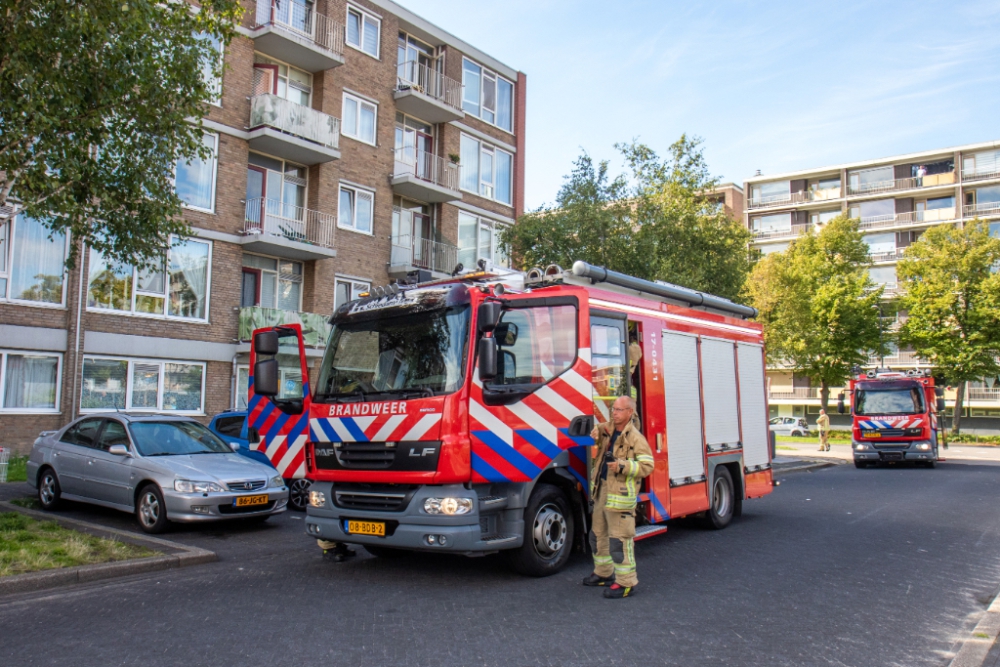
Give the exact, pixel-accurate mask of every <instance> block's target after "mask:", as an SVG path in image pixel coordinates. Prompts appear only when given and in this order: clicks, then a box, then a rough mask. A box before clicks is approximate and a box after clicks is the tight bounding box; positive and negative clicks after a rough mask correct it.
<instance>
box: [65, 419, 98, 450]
mask: <svg viewBox="0 0 1000 667" xmlns="http://www.w3.org/2000/svg"><path fill="white" fill-rule="evenodd" d="M103 421H104V420H103V419H84V420H83V421H80V422H77V423H76V424H74V425H73V426H71V427H70V428H68V429H66V432H65V433H63V436H62V438H60V440H59V441H60V442H65V443H66V444H68V445H79V446H80V447H94V446H96V445H97V432H98V431H100V430H101V422H103Z"/></svg>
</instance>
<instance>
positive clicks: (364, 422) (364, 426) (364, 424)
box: [354, 417, 378, 435]
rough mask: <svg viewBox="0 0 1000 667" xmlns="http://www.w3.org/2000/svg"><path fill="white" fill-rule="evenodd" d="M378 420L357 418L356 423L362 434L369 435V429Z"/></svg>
mask: <svg viewBox="0 0 1000 667" xmlns="http://www.w3.org/2000/svg"><path fill="white" fill-rule="evenodd" d="M376 419H378V417H355V418H354V423H355V424H357V425H358V428H359V429H361V432H362V433H364V434H365V435H368V427H369V426H371V425H372V422H373V421H375V420H376Z"/></svg>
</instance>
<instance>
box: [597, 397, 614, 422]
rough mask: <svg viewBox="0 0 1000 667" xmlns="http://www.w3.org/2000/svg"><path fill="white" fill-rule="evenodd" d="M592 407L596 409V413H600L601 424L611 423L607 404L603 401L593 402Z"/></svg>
mask: <svg viewBox="0 0 1000 667" xmlns="http://www.w3.org/2000/svg"><path fill="white" fill-rule="evenodd" d="M594 407H596V408H597V412H598V413H600V415H601V421H602V422H607V421H611V411H610V409H609V408H608V405H607V403H605V402H604V401H594Z"/></svg>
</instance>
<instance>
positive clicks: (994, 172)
mask: <svg viewBox="0 0 1000 667" xmlns="http://www.w3.org/2000/svg"><path fill="white" fill-rule="evenodd" d="M991 178H1000V166H997V165H988V166H986V167H982V168H979V169H965V170H963V171H962V181H963V182H964V183H971V182H975V181H986V180H989V179H991Z"/></svg>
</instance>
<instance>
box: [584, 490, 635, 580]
mask: <svg viewBox="0 0 1000 667" xmlns="http://www.w3.org/2000/svg"><path fill="white" fill-rule="evenodd" d="M607 486H608V485H607V482H606V481H603V482H602V483H601V485H600V487H599V488H598V491H597V497H596V498H595V499H594V512H593V516H592V517H591V523H590V549H591V551H592V552H593V553H594V574H596V575H598V576H599V577H610V576H611V575H612V574H614V575H615V582H616V583H618V584H619V585H621V586H626V587H628V586H635V585H636V584H637V583H639V580H638V579H637V578H636V573H635V547H634V545H633V538H634V537H635V510H632V511H622V510H612V509H608V508H607V507H605V505H606V503H607V501H608V494H607V490H606V489H607Z"/></svg>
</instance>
